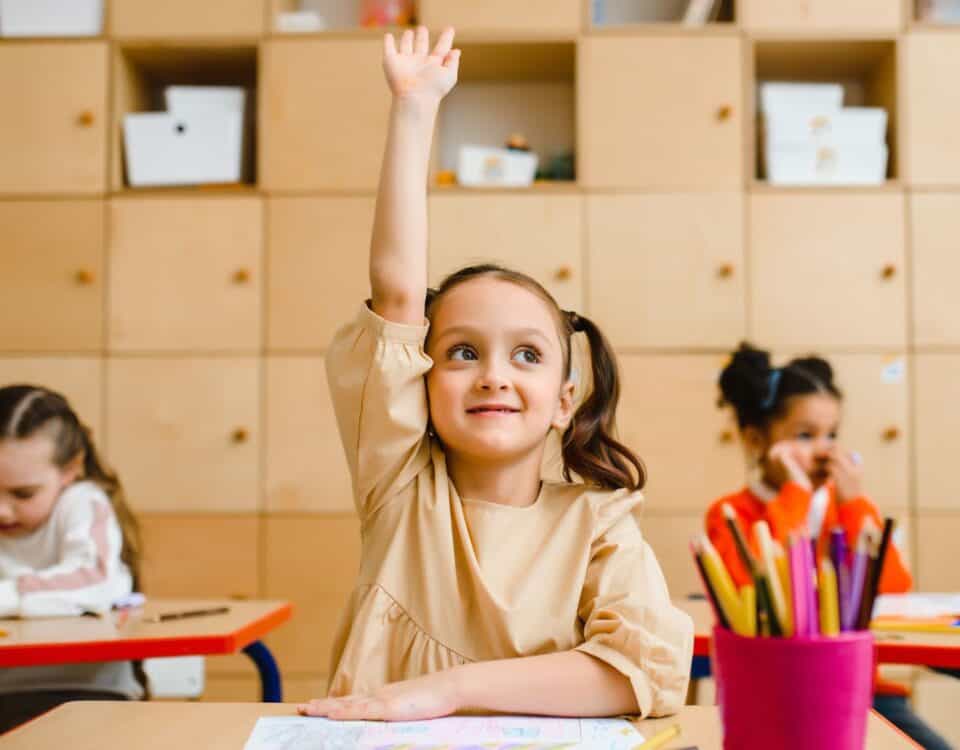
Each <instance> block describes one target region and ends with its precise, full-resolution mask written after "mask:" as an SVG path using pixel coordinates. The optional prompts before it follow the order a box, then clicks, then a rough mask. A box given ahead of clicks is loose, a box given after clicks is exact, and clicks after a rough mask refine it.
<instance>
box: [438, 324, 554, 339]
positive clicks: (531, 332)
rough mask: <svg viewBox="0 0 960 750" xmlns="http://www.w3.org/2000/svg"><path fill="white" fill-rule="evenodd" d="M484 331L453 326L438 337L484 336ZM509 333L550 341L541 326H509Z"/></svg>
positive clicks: (471, 327) (469, 327)
mask: <svg viewBox="0 0 960 750" xmlns="http://www.w3.org/2000/svg"><path fill="white" fill-rule="evenodd" d="M484 333H485V329H483V328H475V327H473V326H453V327H452V328H447V329H445V330H443V331H441V332H440V333H439V334H438V336H437V339H438V340H439V339H445V338H447V337H448V336H469V335H474V336H476V335H481V336H482V335H483V334H484ZM507 333H509V334H511V335H513V336H517V337H518V338H523V337H527V336H536V337H538V338H541V339H543V340H544V341H548V342H549V341H550V338H549V337H548V336H546V335H544V333H543V331H541V330H540V329H539V328H509V329H507Z"/></svg>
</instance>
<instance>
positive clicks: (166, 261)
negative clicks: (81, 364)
mask: <svg viewBox="0 0 960 750" xmlns="http://www.w3.org/2000/svg"><path fill="white" fill-rule="evenodd" d="M262 244H263V219H262V203H261V201H260V199H258V198H208V199H195V198H191V199H179V198H170V199H160V198H146V199H117V200H114V201H112V202H111V204H110V347H111V349H112V350H115V351H194V352H195V351H211V352H212V351H248V352H253V351H257V350H258V349H259V347H260V288H261V279H260V263H261V260H260V259H261V247H262Z"/></svg>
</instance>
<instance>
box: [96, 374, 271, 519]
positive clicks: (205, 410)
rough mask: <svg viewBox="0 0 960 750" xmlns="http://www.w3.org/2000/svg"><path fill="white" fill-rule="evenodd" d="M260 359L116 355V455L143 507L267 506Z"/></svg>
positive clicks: (111, 448) (112, 397) (112, 382)
mask: <svg viewBox="0 0 960 750" xmlns="http://www.w3.org/2000/svg"><path fill="white" fill-rule="evenodd" d="M259 368H260V363H259V361H258V360H257V359H254V358H242V359H241V358H226V357H224V358H217V359H212V358H211V359H200V358H186V357H170V358H163V359H159V358H146V357H143V358H141V357H138V358H130V359H126V358H124V359H120V358H113V359H110V360H109V361H108V366H107V433H108V435H109V441H108V444H107V445H108V455H109V456H110V458H111V459H112V461H113V465H114V466H115V468H116V469H117V471H118V472H119V474H120V476H121V477H122V478H123V481H124V482H125V483H126V485H127V492H128V494H129V496H130V501H131V503H132V504H133V508H134V510H135V511H156V512H160V511H166V512H170V511H193V512H203V511H254V510H256V509H257V508H258V507H259V503H258V496H259V472H258V466H259V456H260V453H259V443H260V440H259V435H260V429H259V428H260V425H259V412H260V398H259V394H260V382H259Z"/></svg>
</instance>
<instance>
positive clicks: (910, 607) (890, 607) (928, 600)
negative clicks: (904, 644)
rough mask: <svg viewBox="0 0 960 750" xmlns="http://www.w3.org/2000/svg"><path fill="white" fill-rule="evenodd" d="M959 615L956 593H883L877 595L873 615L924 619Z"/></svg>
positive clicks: (958, 595)
mask: <svg viewBox="0 0 960 750" xmlns="http://www.w3.org/2000/svg"><path fill="white" fill-rule="evenodd" d="M944 615H960V593H957V594H883V595H882V596H878V597H877V603H876V604H875V605H874V607H873V617H874V618H880V617H894V616H896V617H914V618H917V619H924V618H929V617H942V616H944Z"/></svg>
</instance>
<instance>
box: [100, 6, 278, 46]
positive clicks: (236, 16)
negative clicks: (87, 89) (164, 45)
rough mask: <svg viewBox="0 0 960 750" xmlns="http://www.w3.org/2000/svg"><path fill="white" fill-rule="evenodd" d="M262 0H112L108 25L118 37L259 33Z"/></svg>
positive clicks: (260, 29) (262, 26)
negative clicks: (158, 0) (198, 0)
mask: <svg viewBox="0 0 960 750" xmlns="http://www.w3.org/2000/svg"><path fill="white" fill-rule="evenodd" d="M264 4H265V0H204V2H202V3H197V2H194V0H164V2H162V3H156V2H152V0H111V2H110V3H109V5H108V8H109V12H110V21H109V27H110V31H111V33H112V35H113V36H115V37H118V38H131V37H132V38H146V37H164V36H168V37H169V36H184V35H192V36H244V35H251V36H252V35H256V34H260V33H262V32H263V30H264V22H265V20H266V9H265V8H264Z"/></svg>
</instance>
